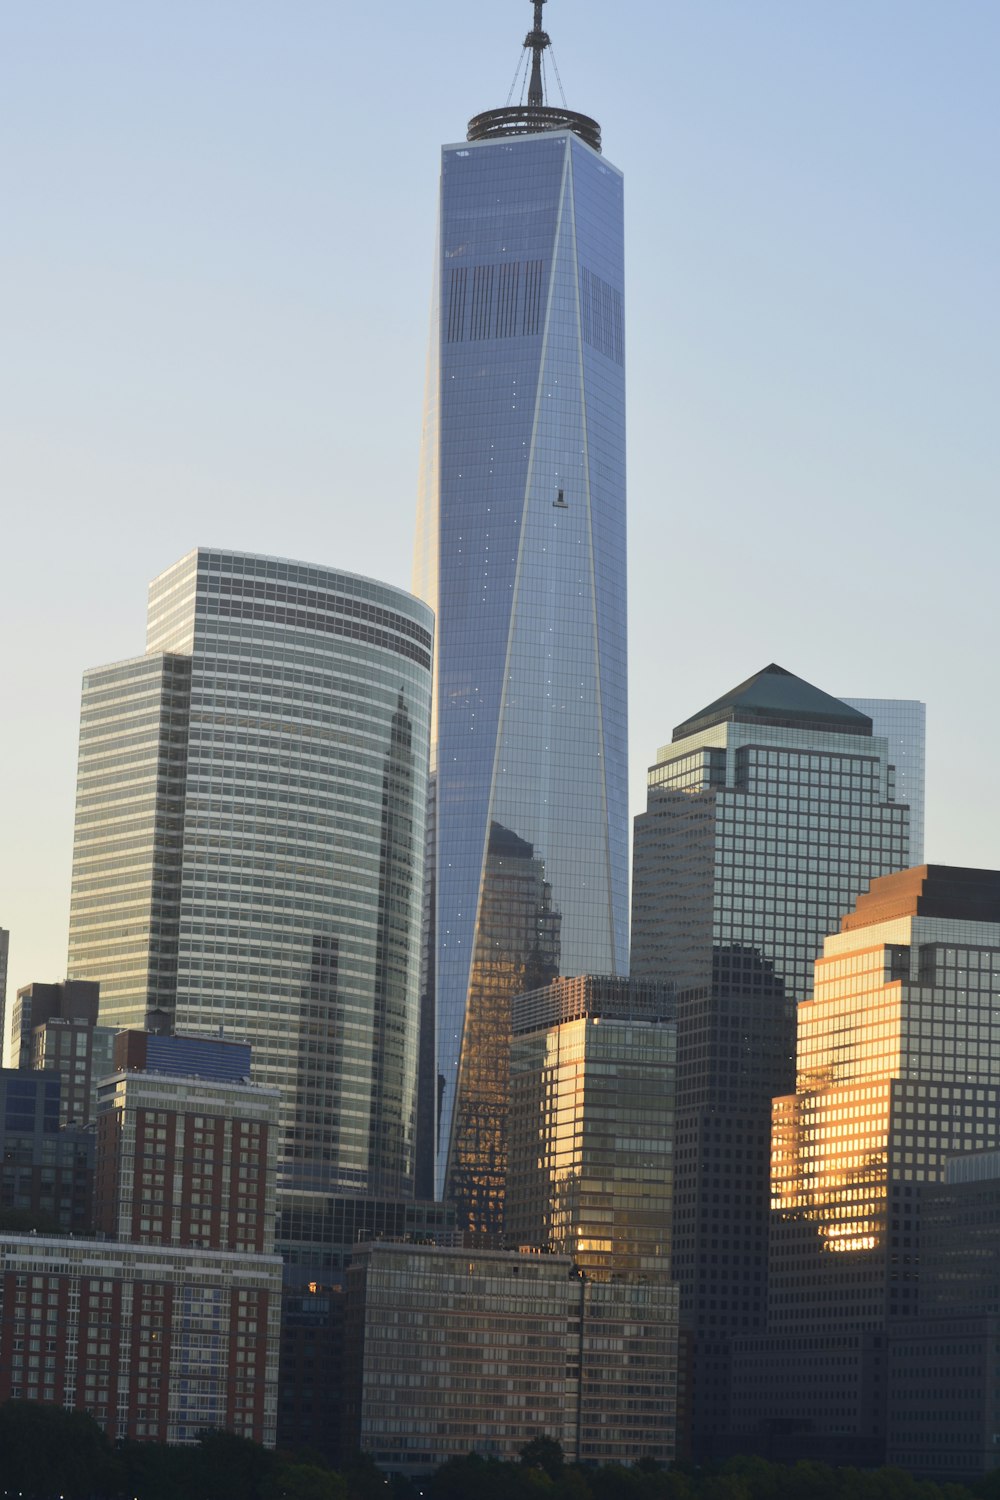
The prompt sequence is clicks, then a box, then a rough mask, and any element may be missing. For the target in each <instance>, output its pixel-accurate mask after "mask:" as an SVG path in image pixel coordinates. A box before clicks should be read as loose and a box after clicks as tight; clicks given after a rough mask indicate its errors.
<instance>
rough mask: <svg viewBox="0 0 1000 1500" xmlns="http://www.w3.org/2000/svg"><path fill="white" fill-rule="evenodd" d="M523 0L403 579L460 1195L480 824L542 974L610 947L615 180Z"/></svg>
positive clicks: (459, 197) (450, 262)
mask: <svg viewBox="0 0 1000 1500" xmlns="http://www.w3.org/2000/svg"><path fill="white" fill-rule="evenodd" d="M543 3H544V0H536V3H535V24H534V29H533V31H531V32H530V33H529V34H528V37H527V40H526V42H525V46H526V48H527V50H528V53H529V54H530V63H531V81H530V86H529V89H528V96H527V103H526V104H521V105H514V106H511V107H509V108H506V109H498V110H491V111H488V112H487V113H485V114H482V115H478V116H476V117H475V118H474V119H473V120H472V121H470V124H469V131H468V139H467V141H464V142H462V143H461V144H457V145H450V146H446V147H445V148H444V150H443V153H442V166H441V206H440V231H439V261H438V267H437V274H436V278H435V287H434V297H433V316H432V331H431V348H430V358H429V364H428V385H427V402H426V411H425V422H424V434H423V451H422V469H421V503H420V518H419V523H418V536H417V554H416V563H415V592H417V593H418V594H420V595H421V597H423V598H424V599H426V600H427V601H428V603H430V604H432V605H433V606H434V608H435V610H436V613H437V658H436V678H435V713H434V730H433V739H434V742H435V747H434V751H433V754H434V761H435V765H436V774H437V788H436V799H437V800H436V845H437V847H436V884H435V906H436V910H435V912H434V916H433V924H432V925H433V932H434V944H433V954H432V962H433V969H434V973H433V987H434V989H435V990H436V1002H437V1058H438V1072H439V1075H440V1089H441V1101H440V1118H439V1127H438V1145H439V1154H438V1171H437V1185H438V1189H439V1190H446V1191H448V1192H449V1193H451V1194H453V1195H454V1196H455V1197H456V1199H457V1200H458V1201H459V1203H460V1204H462V1205H464V1204H465V1203H466V1200H467V1197H468V1188H467V1183H468V1180H469V1175H470V1173H472V1174H473V1175H475V1173H476V1172H481V1173H482V1174H484V1175H486V1176H489V1175H490V1174H492V1173H493V1171H494V1150H495V1138H494V1137H493V1136H491V1135H490V1134H489V1132H487V1134H486V1135H485V1136H484V1137H483V1139H482V1144H481V1150H480V1154H479V1161H478V1164H477V1163H476V1162H474V1161H470V1158H469V1151H468V1142H469V1141H470V1139H471V1138H474V1136H475V1134H476V1124H475V1119H474V1114H475V1110H476V1108H477V1105H476V1101H475V1097H474V1090H472V1091H470V1087H469V1084H470V1080H472V1079H473V1077H474V1075H475V1074H476V1072H477V1071H481V1068H482V1061H481V1060H480V1059H477V1058H475V1057H474V1056H473V1053H474V1051H475V1049H476V1047H477V1046H478V1040H477V1039H478V1037H479V1035H480V1034H481V1031H482V1028H481V1027H480V1026H479V1025H478V1022H477V1018H476V1009H477V1007H478V1005H479V1003H480V1000H479V998H477V993H478V992H477V986H476V983H475V972H474V971H475V968H476V964H477V962H478V960H479V956H480V955H481V953H482V951H483V933H484V927H485V925H486V923H487V922H488V920H489V917H488V911H489V908H490V905H491V903H492V901H493V898H492V896H491V894H490V882H491V873H490V869H489V862H490V857H491V856H490V844H491V838H492V837H493V835H492V830H493V829H494V828H495V827H497V826H499V827H500V828H502V829H504V830H506V832H507V834H509V835H510V836H511V837H513V838H514V839H517V840H520V841H521V842H522V843H523V844H524V845H525V846H528V847H530V849H531V851H532V852H531V859H532V860H533V861H535V862H536V863H537V866H538V869H539V872H540V873H542V874H543V875H544V881H545V884H546V885H547V887H548V889H549V892H550V895H549V897H548V898H547V899H548V900H549V902H550V905H551V909H552V911H553V912H554V913H558V915H559V922H560V957H559V966H560V971H561V972H563V973H570V974H577V973H585V972H589V973H595V974H615V973H623V972H624V971H625V969H626V965H627V943H628V939H627V907H626V901H627V897H626V882H627V842H626V840H627V829H626V823H627V806H626V755H627V746H626V640H625V636H626V625H625V411H624V397H625V372H624V332H623V328H624V325H623V214H622V179H621V174H620V173H619V172H618V171H617V170H616V168H614V167H613V166H611V164H610V163H609V162H607V161H606V160H605V159H604V158H603V157H602V156H601V154H600V128H599V126H598V125H597V123H596V122H595V121H594V120H592V119H590V118H589V117H587V116H585V115H580V114H577V113H574V112H573V111H570V110H567V109H557V108H554V107H552V106H550V105H547V104H546V103H545V102H544V95H543V87H542V59H543V56H544V52H545V50H546V48H547V47H548V45H549V38H548V36H547V34H546V33H545V32H544V31H543V30H542V26H541V16H542V4H543ZM498 956H499V957H501V958H502V961H503V962H505V963H507V964H508V966H509V968H510V971H511V974H512V975H518V974H519V973H523V971H524V970H525V968H526V967H527V965H528V964H529V962H530V958H531V954H530V952H527V953H526V952H525V951H524V950H523V949H517V948H515V951H513V952H511V953H509V954H505V955H498ZM517 983H520V981H517ZM429 988H430V987H429ZM513 992H515V991H514V987H513V986H512V993H513ZM495 999H496V996H495V995H493V996H492V998H491V999H490V1001H489V1003H490V1004H492V1003H494V1001H495ZM470 1111H471V1114H470ZM463 1142H464V1143H465V1144H462V1143H463ZM459 1158H460V1159H459ZM500 1208H501V1205H500V1204H497V1205H496V1212H494V1213H492V1215H491V1222H490V1223H489V1224H483V1223H482V1222H481V1220H480V1219H479V1218H477V1209H476V1207H475V1205H474V1204H473V1205H471V1206H469V1207H468V1212H467V1213H466V1215H465V1217H466V1222H467V1223H468V1224H469V1227H477V1228H490V1227H492V1228H493V1229H496V1228H499V1221H500ZM463 1212H464V1210H463ZM460 1218H461V1214H460Z"/></svg>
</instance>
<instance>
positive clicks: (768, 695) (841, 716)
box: [674, 662, 872, 744]
mask: <svg viewBox="0 0 1000 1500" xmlns="http://www.w3.org/2000/svg"><path fill="white" fill-rule="evenodd" d="M716 724H771V725H773V726H775V727H776V728H781V729H820V730H822V729H826V730H830V731H832V732H833V733H835V734H861V735H870V734H871V732H872V721H871V719H870V718H869V717H868V715H867V714H863V713H859V712H858V710H857V709H856V708H850V707H848V705H847V704H846V703H842V702H841V700H840V699H839V698H833V697H831V695H830V694H829V693H824V692H821V691H820V689H819V688H816V687H813V685H812V683H809V682H804V681H803V680H802V678H801V677H796V676H795V674H794V673H792V672H787V671H786V670H785V668H784V667H779V666H778V665H777V664H776V663H775V662H772V663H771V665H770V666H769V667H765V668H764V670H763V671H762V672H757V673H755V674H754V676H753V677H748V678H747V680H746V682H741V683H740V684H739V686H738V687H734V688H733V690H732V692H729V693H726V694H725V696H724V697H722V698H716V700H715V702H714V703H710V704H709V705H708V707H707V708H703V709H702V710H701V712H700V713H697V714H694V715H693V716H692V717H691V718H690V719H686V720H685V722H684V723H683V724H678V726H677V728H676V729H675V730H674V743H675V744H676V742H677V741H678V740H683V739H686V738H687V737H688V735H690V734H699V733H701V731H702V730H704V729H711V728H712V727H713V726H714V725H716Z"/></svg>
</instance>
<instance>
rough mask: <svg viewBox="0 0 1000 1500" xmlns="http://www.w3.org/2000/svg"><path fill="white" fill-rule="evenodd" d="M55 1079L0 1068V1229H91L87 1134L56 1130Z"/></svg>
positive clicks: (91, 1143)
mask: <svg viewBox="0 0 1000 1500" xmlns="http://www.w3.org/2000/svg"><path fill="white" fill-rule="evenodd" d="M61 1087H62V1080H61V1079H60V1077H59V1075H58V1074H57V1073H52V1072H44V1073H36V1072H22V1071H21V1070H19V1069H14V1068H0V1229H6V1230H19V1231H25V1230H27V1231H29V1232H33V1233H38V1234H45V1233H49V1232H52V1231H57V1232H59V1233H61V1234H70V1233H75V1234H85V1233H87V1231H88V1230H90V1229H91V1228H92V1227H93V1196H94V1151H95V1136H94V1132H93V1131H92V1130H82V1129H76V1128H73V1129H67V1130H64V1129H61V1128H60V1125H59V1115H60V1092H61Z"/></svg>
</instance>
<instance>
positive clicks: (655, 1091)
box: [506, 974, 677, 1281]
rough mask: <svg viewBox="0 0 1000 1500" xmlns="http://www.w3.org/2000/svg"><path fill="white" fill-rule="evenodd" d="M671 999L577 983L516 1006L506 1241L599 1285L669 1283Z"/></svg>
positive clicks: (663, 990) (602, 981)
mask: <svg viewBox="0 0 1000 1500" xmlns="http://www.w3.org/2000/svg"><path fill="white" fill-rule="evenodd" d="M675 1008H676V1002H675V997H674V995H673V992H672V990H671V989H670V987H669V986H668V985H664V984H657V983H655V982H654V981H651V980H641V979H608V978H601V977H598V976H594V975H589V974H585V975H578V976H576V977H575V978H572V979H557V980H555V981H554V982H553V983H552V984H551V985H548V986H547V987H546V988H545V989H540V990H533V991H530V992H529V993H527V994H525V995H521V996H519V997H518V998H517V999H516V1000H515V1001H514V1008H513V1041H512V1044H511V1069H510V1114H511V1125H510V1160H509V1167H508V1174H507V1201H506V1232H507V1238H508V1241H509V1243H510V1244H511V1245H512V1246H517V1247H522V1246H530V1247H531V1248H533V1249H536V1250H544V1251H551V1252H555V1253H557V1254H560V1255H572V1256H573V1257H574V1259H575V1261H576V1264H577V1265H578V1266H579V1268H580V1270H581V1271H583V1272H585V1273H586V1275H588V1276H590V1277H593V1278H595V1279H597V1280H605V1281H608V1280H618V1281H620V1280H622V1279H625V1278H628V1277H634V1278H640V1279H642V1280H644V1281H656V1280H659V1281H668V1280H670V1251H671V1217H672V1214H673V1201H674V1106H675V1099H676V1083H677V1026H676V1021H675Z"/></svg>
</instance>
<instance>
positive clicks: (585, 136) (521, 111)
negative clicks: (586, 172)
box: [468, 0, 601, 151]
mask: <svg viewBox="0 0 1000 1500" xmlns="http://www.w3.org/2000/svg"><path fill="white" fill-rule="evenodd" d="M532 4H533V6H534V11H535V21H534V25H533V26H532V28H531V30H530V31H529V32H528V35H527V36H526V37H525V39H524V50H523V51H522V53H521V62H520V63H518V66H517V72H516V73H515V75H514V84H516V83H517V81H518V79H519V78H521V77H522V69H525V70H526V67H527V64H526V59H525V57H524V53H525V52H530V53H531V75H530V77H529V80H528V101H527V103H524V101H523V100H522V102H521V103H520V104H511V102H510V98H509V97H508V100H507V103H506V104H505V105H504V107H503V109H487V110H484V111H483V113H482V114H481V115H473V117H472V119H471V120H470V121H469V130H468V139H469V140H470V141H501V140H509V139H510V137H511V136H516V135H543V134H544V133H545V132H546V131H548V130H571V131H572V132H573V134H574V135H578V136H579V137H580V139H581V141H586V143H587V145H588V146H589V147H590V148H591V150H593V151H600V149H601V127H600V125H598V123H597V121H596V120H592V119H591V117H590V115H581V114H578V113H577V111H576V110H575V109H567V108H566V100H565V98H564V99H563V103H562V108H561V109H557V108H555V107H554V106H553V105H550V104H546V102H545V82H544V79H543V77H542V54H543V53H544V51H545V49H546V47H551V46H552V41H551V38H550V37H549V34H548V32H547V31H546V30H545V28H544V27H543V26H542V6H543V5H544V4H545V0H532ZM553 67H555V63H554V54H553ZM555 75H556V78H557V79H558V78H559V69H558V68H555ZM514 84H511V94H513V92H514ZM522 87H523V85H522ZM559 90H560V92H562V83H561V82H560V84H559Z"/></svg>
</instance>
